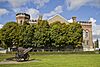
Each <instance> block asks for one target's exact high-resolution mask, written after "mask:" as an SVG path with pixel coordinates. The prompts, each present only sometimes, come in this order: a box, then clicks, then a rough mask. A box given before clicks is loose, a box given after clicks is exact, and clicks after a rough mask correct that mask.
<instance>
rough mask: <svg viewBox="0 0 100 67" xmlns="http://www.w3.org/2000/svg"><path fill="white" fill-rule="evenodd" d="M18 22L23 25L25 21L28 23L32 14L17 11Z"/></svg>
mask: <svg viewBox="0 0 100 67" xmlns="http://www.w3.org/2000/svg"><path fill="white" fill-rule="evenodd" d="M16 20H17V23H18V24H20V25H23V24H24V23H28V22H29V20H30V15H29V14H26V13H17V14H16Z"/></svg>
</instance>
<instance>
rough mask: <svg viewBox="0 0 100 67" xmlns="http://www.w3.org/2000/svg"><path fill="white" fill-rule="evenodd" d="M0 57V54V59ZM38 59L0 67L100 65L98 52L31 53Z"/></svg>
mask: <svg viewBox="0 0 100 67" xmlns="http://www.w3.org/2000/svg"><path fill="white" fill-rule="evenodd" d="M1 58H5V57H4V56H3V57H2V56H1V55H0V60H1ZM30 59H37V60H40V61H39V62H30V63H23V64H4V65H0V67H100V55H99V54H68V55H67V54H66V55H31V58H30Z"/></svg>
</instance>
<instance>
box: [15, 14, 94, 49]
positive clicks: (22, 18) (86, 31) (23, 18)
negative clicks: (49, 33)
mask: <svg viewBox="0 0 100 67" xmlns="http://www.w3.org/2000/svg"><path fill="white" fill-rule="evenodd" d="M72 19H73V22H77V23H80V24H81V25H82V28H83V44H82V45H83V51H93V50H94V49H93V48H94V46H93V40H92V22H88V21H77V20H76V17H72ZM16 20H17V23H18V24H22V25H23V24H24V22H29V23H30V24H32V23H37V22H38V20H42V16H39V18H38V20H30V15H28V14H26V13H18V14H16ZM47 21H48V22H49V24H50V23H53V22H56V21H60V22H61V23H66V24H69V22H68V20H67V19H65V18H64V17H62V16H61V15H58V14H57V15H55V16H53V17H51V18H49V19H48V20H47Z"/></svg>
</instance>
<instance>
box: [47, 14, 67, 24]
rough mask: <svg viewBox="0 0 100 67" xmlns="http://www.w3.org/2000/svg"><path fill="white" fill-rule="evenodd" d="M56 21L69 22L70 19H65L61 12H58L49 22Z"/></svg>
mask: <svg viewBox="0 0 100 67" xmlns="http://www.w3.org/2000/svg"><path fill="white" fill-rule="evenodd" d="M56 21H60V22H61V23H68V20H67V19H65V18H64V17H62V16H61V15H59V14H56V15H54V16H53V17H51V18H49V19H48V22H49V23H53V22H56Z"/></svg>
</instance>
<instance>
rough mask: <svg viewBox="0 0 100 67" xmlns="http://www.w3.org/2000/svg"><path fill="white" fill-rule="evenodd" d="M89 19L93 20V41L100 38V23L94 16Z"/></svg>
mask: <svg viewBox="0 0 100 67" xmlns="http://www.w3.org/2000/svg"><path fill="white" fill-rule="evenodd" d="M89 21H90V22H92V34H93V41H95V40H96V39H97V38H98V39H99V40H100V25H97V24H96V20H95V19H94V18H90V19H89Z"/></svg>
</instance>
